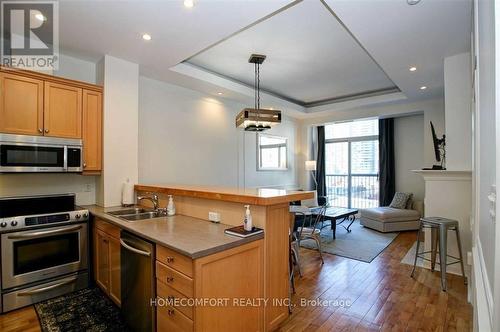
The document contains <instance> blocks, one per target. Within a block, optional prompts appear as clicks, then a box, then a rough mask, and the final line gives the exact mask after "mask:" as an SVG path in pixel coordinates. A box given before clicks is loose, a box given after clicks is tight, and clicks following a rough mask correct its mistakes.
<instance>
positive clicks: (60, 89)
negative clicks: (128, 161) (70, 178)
mask: <svg viewBox="0 0 500 332" xmlns="http://www.w3.org/2000/svg"><path fill="white" fill-rule="evenodd" d="M102 98H103V97H102V87H100V86H97V85H94V84H88V83H84V82H78V81H73V80H68V79H64V78H60V77H56V76H52V75H46V74H41V73H37V72H32V71H26V70H18V69H12V68H7V67H2V66H0V133H8V134H19V135H39V136H51V137H63V138H76V139H82V140H83V173H84V174H88V175H95V174H99V172H100V171H101V169H102Z"/></svg>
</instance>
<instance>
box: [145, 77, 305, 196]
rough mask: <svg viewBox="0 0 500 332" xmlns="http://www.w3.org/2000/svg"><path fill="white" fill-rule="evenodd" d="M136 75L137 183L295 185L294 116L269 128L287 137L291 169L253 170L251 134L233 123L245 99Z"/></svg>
mask: <svg viewBox="0 0 500 332" xmlns="http://www.w3.org/2000/svg"><path fill="white" fill-rule="evenodd" d="M139 81H140V84H139V147H140V149H139V182H140V183H177V184H196V185H219V186H239V187H244V186H246V187H261V186H285V185H295V183H296V176H295V172H294V171H295V156H294V154H293V153H294V151H295V133H296V126H295V123H294V122H291V121H290V120H284V121H283V123H282V124H280V125H279V126H277V127H275V128H273V129H272V130H270V131H268V133H270V134H275V135H281V136H286V137H288V144H289V162H290V163H289V164H290V169H289V170H288V171H267V172H261V171H257V170H256V168H257V166H256V156H257V153H256V137H255V134H254V133H249V132H247V133H245V132H243V131H242V130H241V129H237V128H236V127H235V117H236V114H237V113H238V112H239V111H240V110H241V109H242V108H244V107H245V106H248V105H243V104H240V103H236V102H233V101H229V100H226V99H224V98H213V97H210V96H207V95H204V94H201V93H199V92H196V91H193V90H189V89H186V88H182V87H179V86H175V85H171V84H167V83H163V82H160V81H156V80H152V79H149V78H145V77H140V80H139ZM244 138H245V139H244ZM243 139H244V140H243ZM243 142H245V144H243ZM243 151H244V152H245V153H244V154H243Z"/></svg>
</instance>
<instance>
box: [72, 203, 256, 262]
mask: <svg viewBox="0 0 500 332" xmlns="http://www.w3.org/2000/svg"><path fill="white" fill-rule="evenodd" d="M82 207H83V208H85V209H88V210H89V211H90V213H91V214H93V215H94V216H97V217H99V218H101V219H103V220H105V221H108V222H110V223H112V224H114V225H116V226H118V227H120V228H122V229H124V230H127V231H129V232H131V233H133V234H136V235H138V236H140V237H143V238H145V239H147V240H150V241H152V242H154V243H156V244H159V245H162V246H165V247H167V248H170V249H172V250H175V251H177V252H179V253H181V254H183V255H186V256H188V257H191V258H192V259H196V258H200V257H203V256H208V255H211V254H214V253H216V252H219V251H223V250H226V249H229V248H233V247H237V246H240V245H242V244H245V243H248V242H252V241H255V240H259V239H262V238H263V237H264V235H263V234H258V235H255V236H252V237H249V238H239V237H236V236H231V235H227V234H225V233H224V230H225V229H226V228H230V227H231V226H228V225H224V224H215V223H212V222H210V221H206V220H202V219H197V218H193V217H188V216H183V215H175V216H172V217H159V218H153V219H146V220H140V221H134V222H129V221H126V220H123V219H120V218H118V217H115V216H112V215H109V214H107V212H110V211H117V210H121V209H124V208H121V207H111V208H103V207H100V206H97V205H84V206H82Z"/></svg>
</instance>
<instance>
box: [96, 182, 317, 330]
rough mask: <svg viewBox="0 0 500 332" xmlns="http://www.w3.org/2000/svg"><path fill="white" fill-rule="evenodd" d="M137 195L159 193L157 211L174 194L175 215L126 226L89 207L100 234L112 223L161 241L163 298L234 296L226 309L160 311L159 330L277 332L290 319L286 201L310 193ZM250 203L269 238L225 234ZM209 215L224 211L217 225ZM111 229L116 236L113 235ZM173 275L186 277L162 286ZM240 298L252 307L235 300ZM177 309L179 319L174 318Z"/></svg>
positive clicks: (164, 188) (173, 190)
mask: <svg viewBox="0 0 500 332" xmlns="http://www.w3.org/2000/svg"><path fill="white" fill-rule="evenodd" d="M135 190H136V192H137V194H138V195H147V194H158V195H159V196H160V207H165V206H166V203H167V197H168V196H167V195H173V198H174V202H175V205H176V210H177V215H176V216H175V217H161V218H154V219H150V220H142V221H136V222H128V221H125V220H123V219H121V218H117V217H114V216H111V215H109V214H108V213H107V212H109V211H110V210H113V209H103V208H100V207H95V206H87V207H86V208H88V209H89V210H90V212H91V213H92V214H93V215H94V216H95V218H96V221H97V223H96V225H97V226H98V227H97V230H98V231H102V230H103V229H109V227H108V226H107V225H106V224H109V225H111V226H113V227H115V228H118V229H125V230H127V231H129V232H132V233H134V234H136V235H139V236H142V237H144V238H146V239H148V240H150V241H152V242H154V243H156V244H157V266H156V273H157V280H158V281H159V282H158V286H157V292H158V295H159V296H160V295H161V296H162V297H163V296H167V297H168V296H173V297H175V295H177V297H178V296H181V297H192V296H194V297H195V298H197V299H198V298H203V299H219V300H223V299H224V298H230V299H231V303H230V304H229V305H228V303H226V304H225V305H224V304H223V305H221V306H211V305H209V306H203V305H201V306H195V307H194V308H173V309H170V308H167V310H163V309H161V308H158V311H157V312H158V317H157V322H158V326H157V327H158V330H159V331H160V330H162V329H164V328H165V327H170V328H172V327H173V326H175V327H176V328H177V329H182V330H184V329H185V330H196V331H201V330H220V331H222V330H241V331H272V330H275V329H276V328H277V327H278V326H279V324H280V323H281V322H282V321H284V320H285V319H286V318H287V317H288V307H287V299H288V297H289V267H288V255H289V247H288V245H289V244H288V241H289V240H288V237H289V225H290V223H289V222H290V214H289V203H290V202H291V201H296V200H303V199H310V198H312V197H313V193H312V192H300V191H286V190H278V189H246V190H240V189H231V188H215V187H195V186H178V185H175V186H173V185H172V186H169V185H136V187H135ZM147 203H149V202H147ZM247 204H248V205H251V208H250V209H251V212H252V217H253V223H254V225H255V226H256V227H260V228H263V229H264V234H263V235H262V234H261V235H257V236H255V237H251V238H247V239H241V238H237V237H232V236H229V235H226V234H224V229H226V228H228V227H230V226H237V225H241V224H242V223H243V219H244V214H245V209H244V205H247ZM145 205H146V206H148V205H147V204H145ZM149 207H150V206H149ZM209 212H216V213H218V214H219V216H220V223H219V224H214V223H211V222H209V221H208V219H209ZM103 223H104V224H103ZM113 232H114V233H115V234H116V233H117V231H116V230H111V231H109V232H108V233H113ZM118 236H119V235H118ZM110 243H111V242H110ZM98 258H99V257H97V259H98ZM95 264H96V265H97V266H98V265H99V263H98V262H95ZM168 273H171V274H172V276H174V275H175V276H177V277H181V278H184V279H183V283H182V285H181V287H180V288H178V287H177V289H171V288H172V287H170V286H171V285H167V284H166V283H164V282H163V281H165V280H168V278H169V275H168ZM162 274H163V275H162ZM159 275H160V276H159ZM165 278H167V279H165ZM112 279H113V278H112V277H109V280H112ZM184 281H185V282H184ZM174 288H175V287H174ZM179 290H180V292H179ZM168 291H170V292H168ZM111 293H112V292H111V291H110V297H111V298H113V296H112V295H111ZM169 294H170V295H169ZM237 298H240V299H241V300H242V301H247V302H246V303H236V302H232V301H233V300H234V299H237ZM115 302H117V301H115ZM175 310H178V311H179V312H181V313H182V315H180V314H178V315H177V316H175V314H172V313H174V312H176V311H175ZM174 316H175V318H174Z"/></svg>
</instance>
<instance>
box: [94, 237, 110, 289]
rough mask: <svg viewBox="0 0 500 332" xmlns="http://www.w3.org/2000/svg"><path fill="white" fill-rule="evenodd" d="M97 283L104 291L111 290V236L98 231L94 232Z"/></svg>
mask: <svg viewBox="0 0 500 332" xmlns="http://www.w3.org/2000/svg"><path fill="white" fill-rule="evenodd" d="M94 235H95V236H94V241H95V242H94V248H95V249H94V257H95V264H94V267H95V282H96V283H97V285H99V287H101V288H102V289H103V290H107V289H109V236H108V235H107V234H106V233H104V232H103V231H101V230H99V229H96V231H95V232H94Z"/></svg>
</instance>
